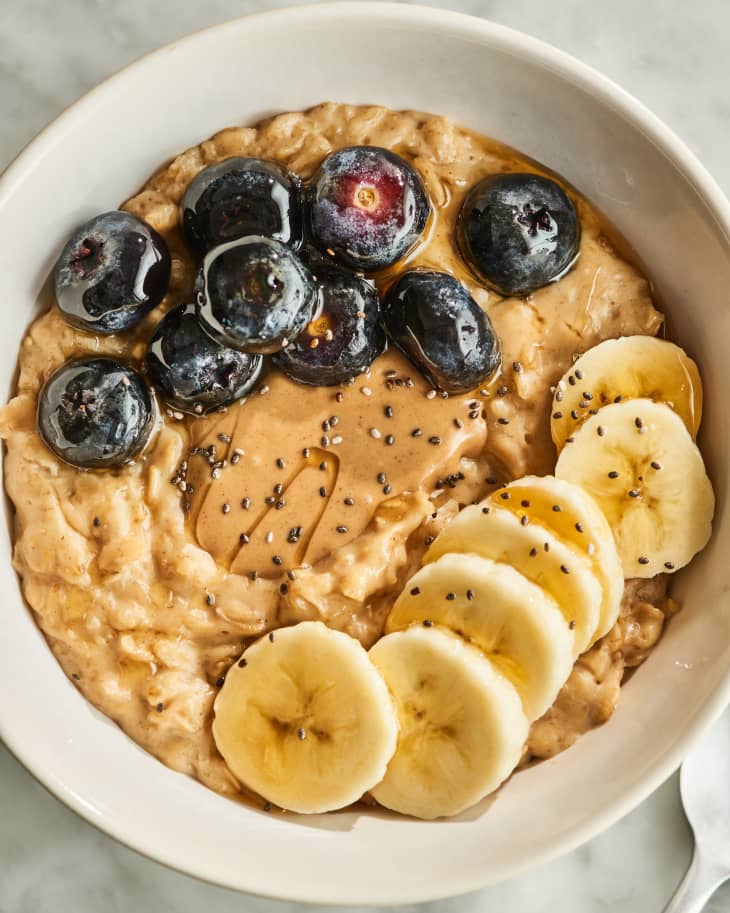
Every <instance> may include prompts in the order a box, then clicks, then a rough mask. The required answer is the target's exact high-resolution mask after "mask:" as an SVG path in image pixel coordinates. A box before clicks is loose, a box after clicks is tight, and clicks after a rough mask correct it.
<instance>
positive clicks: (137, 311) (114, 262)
mask: <svg viewBox="0 0 730 913" xmlns="http://www.w3.org/2000/svg"><path fill="white" fill-rule="evenodd" d="M170 265H171V261H170V252H169V251H168V249H167V244H165V241H164V239H163V238H162V237H161V236H160V235H159V234H158V233H157V232H156V231H155V230H154V229H153V228H151V227H150V226H149V225H147V223H146V222H143V221H142V220H141V219H138V218H137V217H136V216H133V215H132V214H131V213H129V212H116V211H115V212H105V213H103V214H102V215H100V216H96V218H94V219H91V221H89V222H87V223H86V224H85V225H82V226H81V228H79V229H78V231H76V232H75V233H74V234H73V235H72V237H71V238H70V239H69V240H68V241H67V243H66V246H65V247H64V249H63V250H62V251H61V256H60V257H59V258H58V261H57V262H56V266H55V268H54V274H53V277H54V282H55V286H56V299H57V301H58V306H59V308H60V309H61V311H62V313H63V315H64V317H65V318H66V320H67V321H68V322H69V323H70V324H72V326H75V327H78V328H79V329H82V330H88V331H89V332H92V333H105V334H107V333H119V332H121V331H122V330H128V329H129V328H130V327H133V326H134V325H135V324H136V323H139V321H140V320H141V319H142V318H143V317H144V315H145V314H147V313H148V312H149V311H151V310H152V308H154V307H156V306H157V305H158V304H159V303H160V302H161V301H162V299H163V298H164V296H165V293H166V292H167V284H168V282H169V280H170Z"/></svg>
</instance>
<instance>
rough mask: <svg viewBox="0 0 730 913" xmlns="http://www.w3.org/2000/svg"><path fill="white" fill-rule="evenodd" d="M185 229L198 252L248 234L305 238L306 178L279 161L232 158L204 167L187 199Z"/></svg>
mask: <svg viewBox="0 0 730 913" xmlns="http://www.w3.org/2000/svg"><path fill="white" fill-rule="evenodd" d="M181 209H182V225H183V233H184V234H185V238H186V239H187V241H188V244H189V245H190V246H191V247H192V248H193V250H195V251H196V252H198V253H206V252H207V251H209V250H211V248H213V247H217V246H218V245H219V244H225V243H227V242H228V241H235V240H236V239H237V238H244V237H246V236H247V235H263V236H264V237H267V238H276V240H277V241H282V242H283V243H284V244H289V245H290V246H292V247H295V248H296V247H297V246H298V245H299V244H300V243H301V240H302V213H301V201H300V181H299V178H297V177H296V175H294V174H291V173H288V172H286V171H284V169H283V168H280V167H279V166H278V165H275V164H274V163H273V162H266V161H264V160H262V159H255V158H230V159H226V160H225V161H223V162H219V163H218V164H217V165H210V166H209V167H208V168H204V169H203V170H202V171H201V172H200V173H199V174H198V175H197V176H196V177H195V178H193V180H192V181H191V182H190V184H189V186H188V189H187V190H186V191H185V196H184V197H183V200H182V206H181Z"/></svg>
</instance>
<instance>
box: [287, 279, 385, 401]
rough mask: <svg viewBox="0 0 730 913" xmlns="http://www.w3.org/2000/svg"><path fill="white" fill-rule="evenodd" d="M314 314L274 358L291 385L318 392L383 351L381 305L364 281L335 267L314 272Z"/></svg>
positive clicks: (361, 368) (358, 370)
mask: <svg viewBox="0 0 730 913" xmlns="http://www.w3.org/2000/svg"><path fill="white" fill-rule="evenodd" d="M317 279H318V281H319V310H318V311H317V315H316V317H315V318H314V320H312V322H311V323H310V324H309V326H308V327H307V328H306V330H305V331H304V332H303V333H302V335H301V336H299V337H298V338H297V339H296V340H295V341H294V342H292V343H290V344H289V345H288V346H287V347H286V348H285V349H282V351H281V352H279V353H278V354H277V355H276V356H274V363H275V364H276V365H277V366H278V367H279V368H281V370H282V371H283V372H284V373H285V374H287V375H288V376H289V377H291V378H293V379H294V380H298V381H299V382H300V383H303V384H312V385H314V386H318V387H329V386H333V385H335V384H341V383H344V382H345V381H347V380H349V379H350V378H352V377H355V376H356V375H357V374H361V373H362V372H363V371H364V370H365V369H366V368H367V367H368V366H369V365H371V364H372V362H373V361H374V360H375V359H376V358H377V357H378V355H380V354H381V353H382V351H383V349H384V348H385V333H384V332H383V329H382V327H381V325H380V302H379V301H378V293H377V292H376V291H375V288H374V287H373V286H372V285H371V283H370V282H368V281H367V280H366V279H361V278H360V277H359V276H355V275H353V274H352V273H349V272H346V271H345V270H341V269H338V268H337V267H334V266H320V267H318V268H317Z"/></svg>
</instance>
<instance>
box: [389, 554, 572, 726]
mask: <svg viewBox="0 0 730 913" xmlns="http://www.w3.org/2000/svg"><path fill="white" fill-rule="evenodd" d="M414 622H420V623H424V622H425V623H426V624H428V623H429V622H431V623H436V624H439V625H443V626H444V627H447V628H449V629H450V630H452V631H453V632H454V633H455V634H459V635H460V636H461V637H463V638H465V639H466V640H467V641H469V642H471V643H472V644H474V646H475V647H478V648H479V649H480V650H481V651H482V652H483V653H485V654H486V655H487V657H488V658H489V659H490V660H491V661H492V662H493V663H494V665H495V666H496V667H497V668H498V669H499V671H500V672H501V673H502V674H503V675H504V676H505V678H508V679H509V680H510V681H511V682H512V684H513V685H514V686H515V688H516V689H517V691H518V693H519V695H520V698H521V699H522V706H523V709H524V711H525V715H526V716H527V718H528V719H529V720H535V719H537V718H538V717H540V716H542V715H543V713H545V711H546V710H547V709H548V707H549V706H550V705H551V704H552V703H553V701H554V700H555V698H556V696H557V693H558V691H559V690H560V689H561V688H562V686H563V685H564V684H565V681H566V679H567V678H568V676H569V675H570V670H571V669H572V667H573V659H574V656H573V648H574V639H573V633H572V632H571V631H570V629H569V627H568V625H567V624H566V623H565V619H564V618H563V615H562V613H561V611H560V609H559V608H558V606H557V605H556V604H555V602H554V601H553V600H552V598H551V597H550V596H548V595H547V593H546V592H545V591H544V590H543V589H542V588H541V587H539V586H537V585H536V584H534V583H531V582H530V581H529V580H528V579H527V578H526V577H523V576H522V574H520V573H519V572H518V571H516V570H515V569H514V568H513V567H510V566H509V565H508V564H498V563H497V562H495V561H490V560H489V559H488V558H479V557H478V556H476V555H457V554H453V553H452V554H447V555H443V556H442V557H441V558H439V559H438V561H434V562H433V563H432V564H427V565H426V566H425V567H422V568H421V569H420V571H418V573H417V574H416V575H415V576H414V577H412V578H411V579H410V581H409V582H408V584H407V586H406V588H405V589H404V590H403V592H402V593H401V595H400V596H399V597H398V599H397V600H396V603H395V605H394V606H393V609H392V611H391V613H390V615H389V616H388V621H387V624H386V628H385V630H386V631H400V630H402V629H403V628H407V627H408V626H409V625H411V624H413V623H414Z"/></svg>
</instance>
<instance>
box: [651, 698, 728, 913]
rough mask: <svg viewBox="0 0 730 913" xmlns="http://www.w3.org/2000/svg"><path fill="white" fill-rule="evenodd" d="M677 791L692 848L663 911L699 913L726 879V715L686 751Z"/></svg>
mask: <svg viewBox="0 0 730 913" xmlns="http://www.w3.org/2000/svg"><path fill="white" fill-rule="evenodd" d="M680 791H681V794H682V804H683V805H684V811H685V814H686V815H687V819H688V821H689V823H690V826H691V827H692V831H693V833H694V837H695V848H694V854H693V856H692V862H691V863H690V867H689V869H688V870H687V874H686V875H685V876H684V878H683V880H682V883H681V884H680V885H679V887H678V888H677V890H676V892H675V894H674V897H672V899H671V900H670V901H669V905H668V906H667V907H666V908H665V910H664V913H700V910H702V908H703V907H704V906H705V904H706V903H707V901H708V900H709V899H710V898H711V897H712V895H713V894H714V893H715V891H716V890H717V889H718V888H719V887H720V885H721V884H722V883H723V882H724V881H726V880H727V879H728V878H730V711H727V712H726V713H725V714H724V715H723V716H722V717H720V719H719V720H718V722H717V723H716V724H715V725H714V726H713V727H712V728H711V729H710V731H709V732H708V733H706V734H705V735H704V736H703V738H702V740H701V741H700V743H699V744H698V745H697V747H696V748H695V749H694V750H693V751H692V752H690V754H689V756H688V757H687V759H686V760H685V762H684V764H683V765H682V772H681V775H680Z"/></svg>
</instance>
